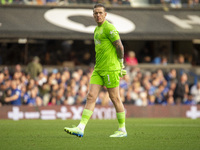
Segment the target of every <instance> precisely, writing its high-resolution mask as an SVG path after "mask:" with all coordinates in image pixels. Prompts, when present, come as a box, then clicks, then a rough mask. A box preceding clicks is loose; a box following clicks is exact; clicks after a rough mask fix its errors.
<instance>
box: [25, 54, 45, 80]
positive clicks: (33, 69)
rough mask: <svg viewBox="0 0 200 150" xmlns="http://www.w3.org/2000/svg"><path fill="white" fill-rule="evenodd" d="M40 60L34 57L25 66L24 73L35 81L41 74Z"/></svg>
mask: <svg viewBox="0 0 200 150" xmlns="http://www.w3.org/2000/svg"><path fill="white" fill-rule="evenodd" d="M39 61H40V59H39V57H38V56H35V57H34V58H33V60H32V61H31V62H30V63H29V64H28V65H27V68H26V72H27V73H28V74H30V76H31V78H32V79H36V77H37V76H38V75H39V73H41V72H42V65H41V64H40V63H39Z"/></svg>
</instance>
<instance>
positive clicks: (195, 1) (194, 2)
mask: <svg viewBox="0 0 200 150" xmlns="http://www.w3.org/2000/svg"><path fill="white" fill-rule="evenodd" d="M198 5H199V0H188V7H196V6H198Z"/></svg>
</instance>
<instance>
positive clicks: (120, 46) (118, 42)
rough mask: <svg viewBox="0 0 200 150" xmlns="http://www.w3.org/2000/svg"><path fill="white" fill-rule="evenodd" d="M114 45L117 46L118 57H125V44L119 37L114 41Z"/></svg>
mask: <svg viewBox="0 0 200 150" xmlns="http://www.w3.org/2000/svg"><path fill="white" fill-rule="evenodd" d="M113 45H114V46H115V48H116V51H117V57H118V59H123V58H124V46H123V44H122V42H121V40H120V39H119V40H116V41H114V42H113Z"/></svg>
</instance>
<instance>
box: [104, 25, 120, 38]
mask: <svg viewBox="0 0 200 150" xmlns="http://www.w3.org/2000/svg"><path fill="white" fill-rule="evenodd" d="M106 31H107V32H106V33H107V36H108V38H109V40H110V41H111V42H114V41H116V40H119V39H120V37H119V32H118V31H117V29H116V28H115V27H114V25H112V24H109V25H108V26H107V30H106Z"/></svg>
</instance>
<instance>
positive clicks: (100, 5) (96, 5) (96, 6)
mask: <svg viewBox="0 0 200 150" xmlns="http://www.w3.org/2000/svg"><path fill="white" fill-rule="evenodd" d="M98 7H103V8H104V10H105V11H106V7H105V6H104V5H103V4H101V3H98V4H95V5H94V8H93V9H95V8H98Z"/></svg>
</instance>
